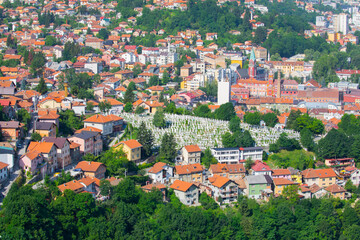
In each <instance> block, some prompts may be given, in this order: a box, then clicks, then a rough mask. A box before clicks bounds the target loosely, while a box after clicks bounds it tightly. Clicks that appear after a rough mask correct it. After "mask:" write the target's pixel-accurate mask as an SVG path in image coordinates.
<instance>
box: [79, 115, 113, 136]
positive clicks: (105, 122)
mask: <svg viewBox="0 0 360 240" xmlns="http://www.w3.org/2000/svg"><path fill="white" fill-rule="evenodd" d="M84 126H85V127H94V128H97V129H100V130H101V133H102V135H104V136H106V135H110V134H112V133H113V123H112V120H111V119H110V118H108V117H107V116H104V115H101V114H96V115H93V116H91V117H89V118H88V119H85V120H84Z"/></svg>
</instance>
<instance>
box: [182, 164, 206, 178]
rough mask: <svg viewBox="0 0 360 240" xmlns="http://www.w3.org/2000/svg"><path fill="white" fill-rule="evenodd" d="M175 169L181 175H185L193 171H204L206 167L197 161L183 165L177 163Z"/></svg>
mask: <svg viewBox="0 0 360 240" xmlns="http://www.w3.org/2000/svg"><path fill="white" fill-rule="evenodd" d="M175 171H176V172H177V174H179V175H184V174H192V173H199V172H202V171H204V168H203V166H201V165H200V164H199V163H195V164H189V165H182V166H181V165H177V166H175Z"/></svg>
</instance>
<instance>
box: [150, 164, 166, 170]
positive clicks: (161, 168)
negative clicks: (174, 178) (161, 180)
mask: <svg viewBox="0 0 360 240" xmlns="http://www.w3.org/2000/svg"><path fill="white" fill-rule="evenodd" d="M164 166H166V163H163V162H157V163H155V164H154V166H153V167H152V168H150V170H149V173H158V172H160V171H162V170H163V169H164Z"/></svg>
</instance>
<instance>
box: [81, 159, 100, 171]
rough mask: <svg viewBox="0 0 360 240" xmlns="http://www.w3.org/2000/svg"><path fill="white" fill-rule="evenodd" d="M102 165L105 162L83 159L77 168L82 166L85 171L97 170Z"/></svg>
mask: <svg viewBox="0 0 360 240" xmlns="http://www.w3.org/2000/svg"><path fill="white" fill-rule="evenodd" d="M102 165H104V164H102V163H100V162H88V161H81V162H79V163H78V164H77V165H76V167H75V168H80V169H81V170H83V171H84V172H96V171H97V170H98V169H99V167H100V166H102Z"/></svg>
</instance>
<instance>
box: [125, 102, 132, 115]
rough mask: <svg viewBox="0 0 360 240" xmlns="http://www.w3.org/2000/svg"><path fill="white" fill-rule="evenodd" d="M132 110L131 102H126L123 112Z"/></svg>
mask: <svg viewBox="0 0 360 240" xmlns="http://www.w3.org/2000/svg"><path fill="white" fill-rule="evenodd" d="M132 110H133V105H132V104H131V103H129V102H128V103H126V104H125V107H124V112H127V113H129V112H132Z"/></svg>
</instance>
